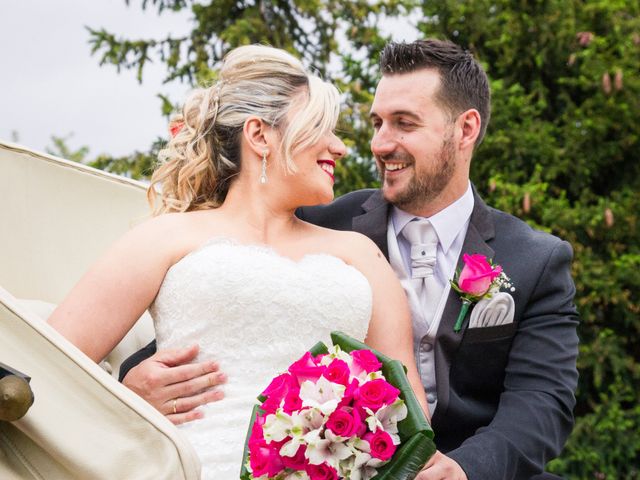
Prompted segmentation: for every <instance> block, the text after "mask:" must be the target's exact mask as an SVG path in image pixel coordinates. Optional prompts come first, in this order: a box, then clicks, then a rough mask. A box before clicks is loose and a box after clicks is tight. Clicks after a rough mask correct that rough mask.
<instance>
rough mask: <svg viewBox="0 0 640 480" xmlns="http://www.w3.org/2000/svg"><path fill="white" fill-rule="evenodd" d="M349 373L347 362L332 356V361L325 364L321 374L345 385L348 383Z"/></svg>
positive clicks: (331, 380)
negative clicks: (325, 367)
mask: <svg viewBox="0 0 640 480" xmlns="http://www.w3.org/2000/svg"><path fill="white" fill-rule="evenodd" d="M349 374H350V371H349V365H347V362H345V361H344V360H340V359H338V358H334V359H333V361H332V362H331V363H330V364H329V365H327V369H326V370H325V371H324V373H323V374H322V376H323V377H324V378H326V379H327V380H329V381H330V382H333V383H338V384H340V385H344V386H345V387H346V386H347V385H349Z"/></svg>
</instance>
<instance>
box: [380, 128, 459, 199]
mask: <svg viewBox="0 0 640 480" xmlns="http://www.w3.org/2000/svg"><path fill="white" fill-rule="evenodd" d="M385 160H396V161H399V162H407V163H409V164H410V167H409V168H412V169H413V175H412V176H411V178H410V180H409V183H408V184H407V186H406V187H405V188H404V189H403V190H401V191H400V192H398V193H397V194H396V195H395V196H394V198H387V197H386V195H385V199H386V200H387V201H389V202H390V203H392V204H393V205H395V206H396V207H398V208H399V209H401V210H405V211H419V210H420V209H422V207H423V206H425V205H428V204H429V203H431V202H433V200H434V199H436V198H437V197H438V195H440V194H441V193H442V191H443V190H444V189H445V188H446V187H447V185H448V184H449V182H450V181H451V178H452V177H453V174H454V172H455V166H456V162H455V148H454V145H453V134H452V135H449V136H448V137H447V138H445V139H444V140H443V142H442V147H441V148H440V151H439V152H438V154H437V155H436V156H435V158H434V162H433V164H432V165H431V166H424V167H422V169H421V171H417V168H416V161H415V157H414V156H413V155H410V154H408V153H400V152H398V153H395V152H394V153H392V154H391V155H388V156H387V157H385ZM380 176H381V180H382V183H383V185H384V170H382V171H381V173H380ZM383 194H384V188H383Z"/></svg>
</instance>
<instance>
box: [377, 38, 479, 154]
mask: <svg viewBox="0 0 640 480" xmlns="http://www.w3.org/2000/svg"><path fill="white" fill-rule="evenodd" d="M423 68H433V69H436V70H437V71H438V73H439V74H440V81H441V83H440V90H439V91H438V93H437V95H436V100H437V101H438V102H439V103H440V104H441V106H442V107H443V108H445V109H446V110H448V111H449V113H450V114H451V116H452V118H455V117H457V116H458V115H459V114H460V113H462V112H464V111H465V110H468V109H470V108H475V109H476V110H478V112H479V113H480V119H481V122H482V123H481V127H480V134H479V135H478V139H477V140H476V145H479V144H480V142H481V141H482V138H483V137H484V133H485V131H486V129H487V125H488V124H489V117H490V116H491V91H490V89H489V80H488V79H487V74H486V73H485V71H484V69H483V68H482V67H481V66H480V64H479V63H478V62H477V61H476V59H475V58H473V55H472V54H471V53H470V52H469V51H467V50H465V49H463V48H462V47H460V46H459V45H456V44H455V43H453V42H450V41H447V40H436V39H427V40H416V41H415V42H412V43H404V42H402V43H396V42H390V43H388V44H387V45H386V46H385V47H384V50H382V55H381V56H380V70H381V71H382V74H383V75H395V74H402V73H410V72H415V71H416V70H421V69H423Z"/></svg>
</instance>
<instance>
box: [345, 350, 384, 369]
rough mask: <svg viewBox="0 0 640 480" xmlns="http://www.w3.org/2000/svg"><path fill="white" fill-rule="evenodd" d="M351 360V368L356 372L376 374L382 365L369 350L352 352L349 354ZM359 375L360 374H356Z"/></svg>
mask: <svg viewBox="0 0 640 480" xmlns="http://www.w3.org/2000/svg"><path fill="white" fill-rule="evenodd" d="M351 357H352V358H353V366H354V367H356V370H358V369H359V370H361V371H365V372H367V373H371V372H376V371H378V370H380V367H382V363H380V361H379V360H378V357H376V356H375V354H374V353H373V352H372V351H371V350H354V351H353V352H351ZM358 373H360V372H358Z"/></svg>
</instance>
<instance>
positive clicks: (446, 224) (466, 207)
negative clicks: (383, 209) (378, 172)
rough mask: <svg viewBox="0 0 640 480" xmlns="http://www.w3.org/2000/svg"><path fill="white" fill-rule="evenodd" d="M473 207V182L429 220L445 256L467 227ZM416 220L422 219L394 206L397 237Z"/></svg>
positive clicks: (394, 225)
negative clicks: (406, 226) (408, 224)
mask: <svg viewBox="0 0 640 480" xmlns="http://www.w3.org/2000/svg"><path fill="white" fill-rule="evenodd" d="M473 205H474V199H473V191H472V190H471V182H469V185H468V186H467V190H466V191H465V192H464V194H463V195H462V196H461V197H460V198H459V199H457V200H456V201H455V202H453V203H452V204H451V205H449V206H448V207H446V208H444V209H442V210H440V211H439V212H438V213H436V214H435V215H432V216H431V217H428V218H427V220H429V221H430V222H431V225H433V228H434V230H435V231H436V234H437V235H438V242H439V243H440V246H441V247H442V250H443V251H444V253H445V254H446V253H447V252H448V251H449V248H451V245H452V244H453V241H454V240H455V239H456V237H457V236H458V234H459V233H460V232H461V231H462V230H463V229H464V228H465V227H466V226H467V223H468V221H469V218H471V212H472V211H473ZM414 218H422V217H416V216H415V215H412V214H410V213H407V212H405V211H404V210H400V209H399V208H397V207H395V206H394V207H393V209H392V211H391V219H392V221H393V227H394V229H395V231H396V236H398V235H400V232H402V229H403V228H404V227H405V225H406V224H407V223H409V222H410V221H411V220H413V219H414Z"/></svg>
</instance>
